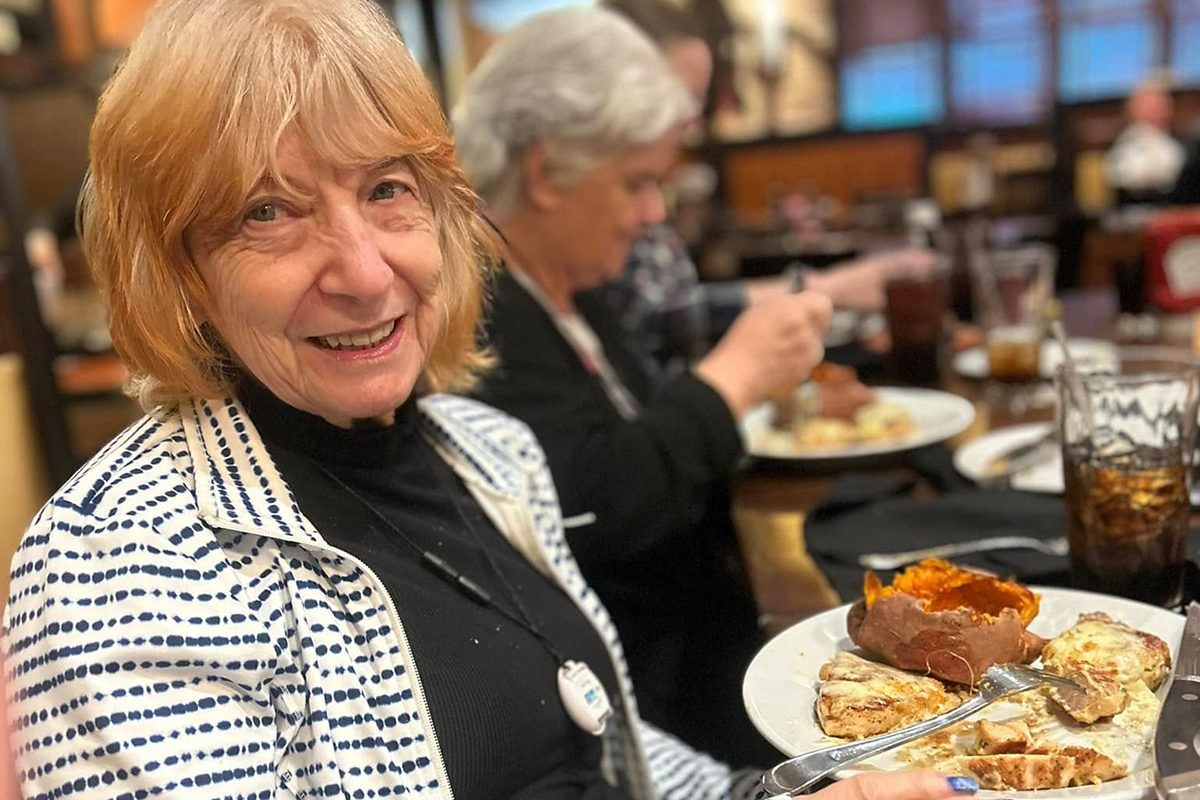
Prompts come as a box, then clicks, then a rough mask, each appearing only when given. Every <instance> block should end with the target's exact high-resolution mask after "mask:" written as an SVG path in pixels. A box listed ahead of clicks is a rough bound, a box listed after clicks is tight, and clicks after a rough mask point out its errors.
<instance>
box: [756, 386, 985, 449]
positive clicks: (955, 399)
mask: <svg viewBox="0 0 1200 800" xmlns="http://www.w3.org/2000/svg"><path fill="white" fill-rule="evenodd" d="M871 388H872V389H873V390H874V391H875V392H876V393H877V394H878V395H879V396H880V397H881V398H885V399H886V397H888V396H889V395H891V396H894V395H897V394H899V395H903V396H909V397H913V398H916V397H919V396H921V395H925V396H937V397H938V398H939V399H943V400H945V401H946V402H947V403H950V404H952V405H954V406H956V407H957V410H956V412H955V416H956V417H957V416H958V415H959V414H961V415H962V420H963V421H962V422H961V423H956V424H955V425H953V426H952V425H950V424H948V423H947V432H946V433H941V432H939V433H937V434H936V435H934V436H932V437H931V436H930V435H929V434H926V435H925V436H922V435H921V434H920V431H918V432H917V434H916V435H914V436H912V437H910V438H908V439H902V440H900V441H889V442H867V443H856V444H853V445H847V446H845V447H843V448H841V449H830V450H813V451H811V452H806V453H792V454H790V455H789V454H784V453H767V452H763V451H761V450H758V449H755V448H754V447H753V446H752V445H751V440H750V430H749V426H750V425H751V422H752V420H753V419H754V418H756V417H759V416H762V415H764V414H765V413H766V412H767V409H769V408H770V403H769V402H765V403H759V404H758V405H757V406H755V407H754V408H752V409H750V410H749V411H747V412H746V413H745V415H744V416H743V417H742V419H741V421H740V422H739V423H738V431H739V433H740V435H741V437H742V441H743V442H744V444H745V450H746V454H747V455H750V456H754V457H755V458H761V459H769V460H775V461H783V462H793V463H807V462H821V461H840V460H849V459H856V458H864V457H871V456H884V455H892V454H895V453H904V452H907V451H909V450H915V449H917V448H919V447H926V446H928V445H931V444H937V443H938V442H944V441H946V440H947V439H950V438H953V437H955V436H957V435H958V434H960V433H962V432H963V431H965V430H966V429H967V428H969V427H971V425H973V424H974V422H975V418H976V415H977V412H976V411H975V404H974V403H972V402H971V401H970V400H968V399H967V398H965V397H963V396H962V395H959V394H955V393H954V392H948V391H946V390H944V389H926V388H923V387H917V386H873V387H871Z"/></svg>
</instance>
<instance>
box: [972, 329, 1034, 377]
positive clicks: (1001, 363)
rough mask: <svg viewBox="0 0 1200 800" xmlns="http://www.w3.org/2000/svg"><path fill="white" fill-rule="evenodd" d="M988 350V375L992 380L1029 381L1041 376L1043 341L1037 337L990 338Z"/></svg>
mask: <svg viewBox="0 0 1200 800" xmlns="http://www.w3.org/2000/svg"><path fill="white" fill-rule="evenodd" d="M986 350H987V358H988V376H989V377H990V378H991V379H992V380H996V381H1005V382H1012V383H1028V382H1030V381H1036V380H1037V379H1038V378H1039V377H1040V375H1039V373H1038V366H1039V364H1038V362H1039V361H1040V356H1041V343H1040V342H1039V341H1038V340H1037V339H1035V338H1032V337H1029V336H1027V337H1025V338H1024V339H1019V338H1013V339H1004V338H995V339H989V341H988V343H987V347H986Z"/></svg>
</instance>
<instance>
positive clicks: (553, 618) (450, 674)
mask: <svg viewBox="0 0 1200 800" xmlns="http://www.w3.org/2000/svg"><path fill="white" fill-rule="evenodd" d="M238 398H239V399H240V400H241V401H242V403H243V405H245V407H246V410H247V412H248V413H249V415H250V418H251V419H252V420H253V422H254V425H255V427H257V428H258V431H259V433H260V434H261V435H262V437H263V439H264V441H265V442H266V445H267V450H268V451H269V452H270V453H271V456H272V458H273V459H274V460H275V463H276V465H277V466H278V467H279V470H280V472H281V473H282V474H283V477H284V479H285V480H286V481H287V482H288V484H289V486H290V487H291V489H292V491H293V493H294V494H295V496H296V501H297V503H298V504H299V505H300V509H301V511H303V512H304V514H305V516H307V517H308V519H309V520H310V521H311V522H312V523H313V524H314V525H315V526H316V527H317V530H319V531H320V532H321V535H322V536H323V537H324V538H325V540H326V541H327V542H328V543H329V544H330V545H332V546H334V547H337V548H339V549H341V550H344V551H346V552H347V553H350V554H351V555H353V556H355V557H357V558H358V559H360V560H361V561H362V562H363V563H365V564H366V565H367V566H368V567H370V568H371V570H372V571H373V572H374V573H375V575H376V576H378V577H379V579H380V580H381V581H382V582H383V585H384V587H385V588H386V589H387V591H388V593H389V594H390V595H391V598H392V601H393V602H394V603H395V606H396V611H397V613H398V614H399V617H400V619H401V620H402V621H403V624H404V630H405V633H406V635H407V637H408V640H409V644H410V646H411V647H412V651H413V657H414V658H415V659H416V662H417V668H418V670H419V672H420V676H421V682H422V686H423V688H424V691H425V695H426V698H427V700H428V703H429V710H430V715H431V717H432V720H433V725H434V727H435V729H436V730H437V736H438V743H439V745H440V746H441V749H442V754H443V757H444V759H445V762H446V771H447V773H448V774H449V778H450V786H451V788H452V789H453V791H454V793H455V795H457V796H458V797H462V798H471V799H472V800H475V799H476V798H479V799H480V800H484V799H486V798H521V800H535V799H536V800H567V799H568V798H571V799H572V800H584V798H586V800H621V799H623V798H626V795H625V794H624V793H622V792H621V791H619V790H617V789H614V788H612V787H610V786H608V784H606V783H605V782H604V781H603V779H602V778H601V776H600V758H601V745H600V740H599V738H597V737H594V736H590V735H588V734H587V733H584V732H583V731H581V730H580V729H579V728H578V727H576V726H575V725H574V723H572V722H571V720H570V718H569V717H567V715H566V713H565V712H564V711H563V709H562V705H561V703H560V701H559V697H558V688H557V671H558V664H557V663H556V662H555V659H554V658H553V656H551V655H550V653H549V652H547V650H546V648H545V647H544V646H543V645H542V644H541V643H540V642H538V640H537V639H535V638H534V637H533V636H532V635H531V634H530V633H529V632H528V631H527V630H525V629H524V628H523V627H521V626H518V625H517V624H515V623H514V622H512V621H510V620H509V619H508V618H507V617H505V616H504V615H503V614H501V613H499V612H498V611H496V610H495V609H493V608H488V607H485V606H482V605H479V604H477V603H475V602H473V601H471V600H469V599H468V598H466V597H464V596H463V595H462V594H460V593H459V592H458V591H457V590H455V589H454V588H452V587H451V586H449V585H448V584H447V583H446V582H445V581H444V580H442V579H441V578H439V577H437V576H435V575H434V574H433V573H432V572H430V571H429V570H428V569H427V568H425V567H423V566H422V565H421V562H420V560H419V559H420V556H419V555H418V553H417V552H416V550H414V549H413V548H412V547H409V546H407V545H406V544H405V543H404V542H403V541H402V540H401V539H400V538H399V537H398V536H397V533H396V532H395V531H394V530H393V529H392V526H394V527H395V528H397V529H399V530H400V531H401V532H403V534H404V535H406V536H407V537H408V538H409V539H410V540H411V541H412V542H413V543H415V544H416V545H417V547H418V548H420V549H421V550H428V551H430V552H432V553H434V554H436V555H438V556H440V557H441V558H442V559H444V560H445V561H446V562H448V563H449V564H450V565H452V566H453V567H454V568H455V569H457V570H458V571H460V572H461V573H463V574H464V575H465V576H467V577H469V578H471V579H472V580H474V581H475V582H476V583H478V584H480V585H481V586H482V587H484V589H486V590H487V592H488V593H489V594H490V595H491V597H492V599H493V600H494V601H495V602H496V603H497V604H500V605H502V606H504V607H505V608H507V609H508V610H509V611H510V612H512V613H513V614H515V615H517V616H518V617H520V616H521V610H520V609H518V607H517V606H516V604H515V603H514V599H513V593H516V594H517V595H518V596H519V600H520V606H521V608H523V609H524V613H525V614H526V615H528V617H530V618H531V619H532V621H533V623H534V624H535V625H536V626H537V628H538V629H539V630H541V632H542V633H543V634H544V635H545V636H546V637H547V638H549V639H550V640H551V641H552V642H553V643H554V645H555V646H556V647H557V648H558V649H559V650H560V651H561V652H562V653H563V654H564V655H565V656H566V657H567V658H573V659H577V660H583V661H586V662H587V663H588V665H589V666H590V667H591V668H592V669H593V671H595V672H596V674H597V676H598V677H599V678H600V680H601V682H602V683H603V684H604V686H605V688H606V689H607V690H608V693H609V697H610V698H612V700H613V702H619V697H618V691H617V682H616V678H615V676H614V674H613V669H612V664H611V662H610V660H609V655H608V651H607V649H606V648H605V647H604V644H603V642H602V641H601V640H600V637H599V635H598V634H597V633H596V632H595V629H594V628H593V627H592V625H591V623H590V622H589V621H588V620H587V618H586V617H585V616H584V615H583V614H582V612H580V611H579V609H578V608H577V607H576V606H575V604H574V603H573V602H572V601H571V599H570V598H568V597H567V596H566V595H565V594H564V593H563V592H562V591H561V590H559V589H558V588H557V586H556V585H555V584H553V583H552V582H551V581H550V580H549V579H548V578H546V577H545V576H543V575H542V574H541V573H539V572H538V571H537V570H535V569H534V568H533V566H532V565H531V564H530V563H529V562H528V561H527V560H526V559H525V558H524V557H523V556H522V555H521V554H520V553H519V552H517V550H516V549H515V548H513V547H512V545H510V544H509V542H508V540H507V539H505V538H504V536H503V534H501V533H500V531H499V530H497V529H496V527H495V526H494V525H493V524H492V523H491V521H490V520H489V519H488V518H487V515H486V514H485V513H484V512H483V510H482V508H480V506H479V505H478V504H477V503H476V502H475V500H474V498H473V497H472V496H471V494H470V492H469V491H468V490H467V488H466V486H465V485H464V484H463V483H462V482H461V481H460V480H459V479H458V476H457V475H456V474H455V473H454V471H453V470H452V469H451V468H450V466H449V465H448V464H446V463H445V462H444V461H443V460H442V459H441V458H440V457H438V456H437V455H436V451H434V449H433V447H432V446H431V445H430V444H429V443H428V442H427V441H425V439H424V437H423V436H422V435H421V434H420V432H419V430H418V429H419V426H420V412H419V411H418V409H417V407H416V402H415V400H413V399H411V398H410V399H409V401H408V402H406V403H405V404H404V405H403V406H401V407H400V408H399V409H397V411H396V420H395V423H394V424H393V425H390V426H386V427H385V426H379V425H374V424H368V425H363V426H355V427H354V428H351V429H349V430H347V429H344V428H338V427H336V426H334V425H330V424H329V423H327V422H325V421H324V420H323V419H321V418H319V417H316V416H313V415H311V414H307V413H305V412H303V411H299V410H298V409H295V408H293V407H291V406H289V405H287V404H286V403H284V402H282V401H281V400H279V399H278V398H276V397H275V396H274V395H272V394H271V393H270V392H268V391H267V390H266V389H264V388H263V387H261V386H259V385H257V384H250V383H249V382H247V383H246V384H245V385H243V386H242V387H240V388H239V391H238ZM318 462H319V463H320V464H321V465H322V466H323V467H324V468H325V469H326V470H328V471H329V472H331V473H333V474H334V475H336V477H337V479H338V480H340V481H341V482H343V483H344V484H346V485H347V486H349V487H351V488H352V489H353V490H354V491H355V492H356V493H358V494H359V495H360V496H361V497H362V498H363V499H365V500H366V501H367V502H369V503H371V505H372V506H374V508H375V509H376V510H378V511H379V512H380V513H382V514H383V516H384V517H385V518H386V519H387V520H388V522H389V523H391V526H385V525H384V524H382V523H381V522H380V520H379V519H378V518H377V517H375V516H374V515H373V514H371V513H370V512H369V511H368V510H367V509H366V508H364V507H363V505H362V503H360V502H359V501H358V500H356V499H355V498H354V497H353V496H351V495H350V494H349V493H348V492H347V491H346V490H345V489H344V488H343V487H342V486H339V485H338V483H337V482H336V481H334V480H332V479H331V478H330V476H329V475H328V474H326V473H325V472H324V471H323V470H322V469H320V468H319V467H318V466H317V463H318ZM455 499H457V504H456V503H455ZM460 508H461V510H462V511H461V513H460V511H459V509H460ZM464 515H465V518H466V520H465V521H464ZM485 552H486V555H485ZM488 556H490V563H489V559H488ZM493 564H494V565H495V569H494V568H493V566H492V565H493ZM497 569H498V570H499V571H500V572H501V573H503V577H501V576H500V575H498V574H497ZM510 589H511V591H510Z"/></svg>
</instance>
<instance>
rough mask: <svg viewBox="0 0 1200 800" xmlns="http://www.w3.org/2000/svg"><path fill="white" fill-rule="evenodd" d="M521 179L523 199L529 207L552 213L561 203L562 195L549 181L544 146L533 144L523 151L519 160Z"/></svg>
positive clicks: (538, 143) (539, 143)
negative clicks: (524, 198) (523, 191)
mask: <svg viewBox="0 0 1200 800" xmlns="http://www.w3.org/2000/svg"><path fill="white" fill-rule="evenodd" d="M521 177H522V178H523V179H524V180H523V183H524V190H525V197H526V199H527V200H528V202H529V205H530V206H531V207H533V208H535V209H537V210H538V211H553V210H555V209H556V208H558V206H559V205H560V204H561V202H562V194H561V192H560V191H559V189H558V187H557V186H555V185H554V182H553V181H551V180H550V170H549V168H548V166H547V164H546V145H545V144H544V143H543V142H534V143H533V145H532V146H530V148H529V149H528V150H526V151H525V157H524V158H523V159H522V160H521Z"/></svg>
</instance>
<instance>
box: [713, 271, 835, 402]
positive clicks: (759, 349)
mask: <svg viewBox="0 0 1200 800" xmlns="http://www.w3.org/2000/svg"><path fill="white" fill-rule="evenodd" d="M832 313H833V307H832V305H831V304H830V302H829V298H827V297H825V296H824V295H822V294H819V293H817V292H800V293H799V294H789V295H784V296H781V297H776V298H774V299H772V300H768V301H765V302H763V303H760V304H758V305H755V306H752V307H750V308H748V309H746V310H745V311H743V312H742V314H741V316H739V317H738V318H737V320H736V321H735V322H734V323H733V325H732V326H731V327H730V328H729V331H728V332H726V334H725V335H724V336H723V337H721V341H719V342H718V343H717V346H716V347H714V348H713V349H712V352H711V353H709V354H708V355H707V356H706V357H705V358H704V360H702V361H701V362H700V363H699V364H698V365H697V366H696V375H697V376H699V377H700V379H701V380H703V381H705V382H706V383H708V384H709V385H710V386H712V387H713V388H714V389H715V390H716V391H717V393H718V394H720V395H721V397H722V398H724V400H725V402H726V404H727V405H728V406H729V410H730V411H731V412H732V414H733V416H734V418H736V419H740V418H741V416H742V415H743V414H745V413H746V412H747V411H749V410H750V409H751V408H753V407H754V406H756V405H758V404H759V403H761V402H763V401H764V400H765V399H766V398H767V397H769V396H771V395H772V394H777V393H779V392H780V390H781V388H786V387H793V386H795V385H797V384H798V383H800V382H801V381H802V380H804V379H805V378H806V377H808V373H809V372H811V371H812V368H813V367H815V366H816V365H817V364H818V363H820V361H821V359H822V358H824V357H825V347H824V345H823V344H822V339H823V338H824V336H825V331H826V329H827V328H828V327H829V317H830V315H831V314H832Z"/></svg>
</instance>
